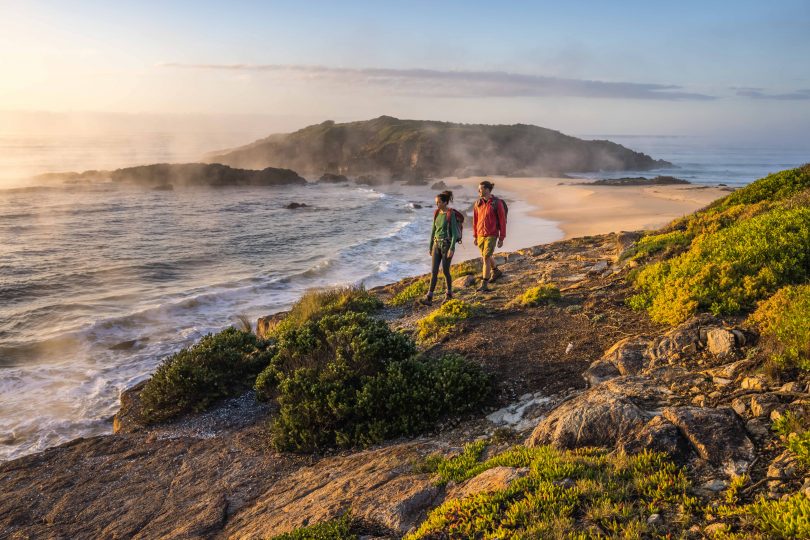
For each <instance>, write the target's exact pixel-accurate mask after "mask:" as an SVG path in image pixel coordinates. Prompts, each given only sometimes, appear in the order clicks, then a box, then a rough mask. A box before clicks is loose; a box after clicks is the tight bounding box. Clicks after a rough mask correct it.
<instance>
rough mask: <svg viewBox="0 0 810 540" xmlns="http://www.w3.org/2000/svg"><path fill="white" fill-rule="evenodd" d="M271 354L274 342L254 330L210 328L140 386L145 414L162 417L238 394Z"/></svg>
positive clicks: (156, 419) (155, 418) (150, 418)
mask: <svg viewBox="0 0 810 540" xmlns="http://www.w3.org/2000/svg"><path fill="white" fill-rule="evenodd" d="M271 357H272V347H270V345H269V344H268V343H266V342H264V341H262V340H260V339H259V338H257V337H256V335H254V334H251V333H249V332H242V331H240V330H237V329H235V328H228V329H226V330H223V331H222V332H220V333H218V334H213V335H212V334H208V335H207V336H205V337H203V338H202V339H201V340H200V341H199V342H197V343H196V344H194V345H192V346H191V347H188V348H186V349H183V350H181V351H180V352H178V353H175V354H173V355H171V356H170V357H168V358H166V359H165V360H164V361H163V363H161V365H160V366H159V367H158V368H157V370H156V371H155V373H154V374H153V375H152V378H151V379H149V381H148V382H147V383H146V386H145V387H144V389H143V390H142V391H141V394H140V399H141V402H142V404H143V415H144V417H145V419H146V420H147V421H148V422H160V421H163V420H167V419H169V418H173V417H175V416H178V415H181V414H183V413H187V412H192V411H194V412H197V411H201V410H204V409H206V408H207V407H209V406H210V405H211V404H212V403H214V402H215V401H217V400H219V399H221V398H225V397H230V396H236V395H239V394H241V393H242V392H244V391H246V390H248V389H250V387H251V386H252V385H253V382H254V380H255V379H256V375H257V374H258V373H259V372H260V371H262V370H263V369H264V368H265V367H266V366H267V365H268V363H269V362H270V358H271Z"/></svg>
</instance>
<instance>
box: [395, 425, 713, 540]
mask: <svg viewBox="0 0 810 540" xmlns="http://www.w3.org/2000/svg"><path fill="white" fill-rule="evenodd" d="M485 448H486V443H485V442H483V441H479V442H476V443H472V444H468V445H467V446H465V447H464V450H463V452H462V453H461V454H460V455H458V456H456V457H452V458H437V459H433V460H429V461H428V463H427V465H426V468H427V469H428V470H430V469H432V470H433V471H434V472H435V473H436V476H437V481H439V482H442V483H446V482H449V481H453V482H463V481H464V480H467V479H469V478H473V477H474V476H477V475H479V474H481V473H482V472H484V471H486V470H488V469H492V468H494V467H512V468H517V469H520V470H525V471H526V474H525V475H524V476H522V477H519V478H517V479H515V480H514V481H513V482H512V483H511V484H510V485H509V486H508V487H506V489H501V490H496V491H493V492H485V493H479V494H477V495H475V496H471V497H465V498H463V499H451V500H449V501H447V502H445V503H444V504H442V505H441V506H439V507H438V508H436V509H435V510H433V511H432V512H431V513H430V515H429V516H428V518H427V519H426V520H425V521H424V523H422V525H421V526H420V527H419V528H418V529H417V530H416V531H415V532H414V533H412V534H410V535H408V536H407V537H406V538H408V539H409V540H416V539H422V538H554V537H565V538H580V537H581V538H591V537H601V536H602V535H603V534H607V536H608V537H616V538H641V537H647V536H650V535H655V534H656V533H657V532H658V531H657V530H656V526H655V524H654V523H650V521H648V520H649V518H650V516H652V515H654V514H657V515H658V520H659V521H658V523H663V522H664V521H667V522H669V523H670V527H669V529H668V530H669V532H676V531H685V530H686V529H688V528H689V526H690V525H691V521H692V516H691V513H692V511H693V509H694V508H695V507H697V506H698V500H697V499H696V498H694V497H693V496H691V495H690V493H689V490H690V487H691V484H690V482H689V480H688V479H687V477H686V475H685V474H684V472H683V471H682V470H681V469H679V468H678V467H676V466H675V465H674V464H672V462H671V461H670V460H669V459H668V458H667V456H665V455H664V454H659V453H654V452H642V453H639V454H636V455H633V456H629V455H626V454H616V453H610V452H608V451H606V450H601V449H596V448H583V449H578V450H556V449H554V448H552V447H551V446H540V447H536V448H527V447H525V446H516V447H513V448H510V449H508V450H506V451H504V452H501V453H499V454H497V455H495V456H493V457H491V458H489V459H486V460H481V457H482V455H483V453H484V450H485ZM662 518H663V519H662ZM589 530H590V532H588V531H589ZM574 531H581V532H580V533H576V532H574Z"/></svg>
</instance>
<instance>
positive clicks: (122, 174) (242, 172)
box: [110, 163, 307, 188]
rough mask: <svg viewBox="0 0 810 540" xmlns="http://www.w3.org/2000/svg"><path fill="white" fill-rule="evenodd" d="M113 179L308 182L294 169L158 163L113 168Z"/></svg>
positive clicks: (159, 183) (138, 182)
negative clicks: (255, 168)
mask: <svg viewBox="0 0 810 540" xmlns="http://www.w3.org/2000/svg"><path fill="white" fill-rule="evenodd" d="M110 179H111V180H112V181H113V182H118V183H122V184H135V185H138V186H144V187H150V188H155V187H159V186H165V185H172V186H175V187H177V186H181V187H182V186H208V187H233V186H286V185H303V184H306V183H307V181H306V180H305V179H303V178H301V177H300V176H298V174H297V173H296V172H295V171H291V170H289V169H276V168H272V167H268V168H265V169H262V170H246V169H235V168H231V167H229V166H227V165H221V164H219V163H209V164H206V163H181V164H169V163H159V164H155V165H142V166H139V167H127V168H125V169H116V170H114V171H112V172H111V173H110Z"/></svg>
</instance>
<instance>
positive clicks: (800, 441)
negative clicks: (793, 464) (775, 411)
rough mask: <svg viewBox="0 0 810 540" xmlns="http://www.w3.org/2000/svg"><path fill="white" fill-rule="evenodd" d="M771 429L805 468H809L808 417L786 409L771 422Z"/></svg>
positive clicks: (809, 435)
mask: <svg viewBox="0 0 810 540" xmlns="http://www.w3.org/2000/svg"><path fill="white" fill-rule="evenodd" d="M773 430H774V431H775V432H776V433H777V435H779V437H780V439H782V441H783V442H784V443H785V446H786V447H787V449H788V450H790V451H791V452H793V454H795V456H796V458H797V459H798V460H799V463H801V464H802V466H804V468H805V469H810V429H808V419H807V418H806V417H804V416H797V415H796V414H794V413H792V412H790V411H788V412H786V413H785V414H783V415H782V416H781V417H780V418H778V419H777V420H776V421H775V422H774V423H773Z"/></svg>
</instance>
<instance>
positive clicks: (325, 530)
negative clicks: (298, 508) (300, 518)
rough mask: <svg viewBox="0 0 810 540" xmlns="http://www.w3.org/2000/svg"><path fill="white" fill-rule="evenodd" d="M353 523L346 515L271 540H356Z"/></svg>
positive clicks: (356, 535)
mask: <svg viewBox="0 0 810 540" xmlns="http://www.w3.org/2000/svg"><path fill="white" fill-rule="evenodd" d="M354 528H355V527H354V522H353V521H352V518H351V517H350V516H349V515H348V514H347V515H344V516H342V517H339V518H337V519H333V520H331V521H327V522H325V523H318V524H317V525H311V526H309V527H301V528H300V529H296V530H294V531H292V532H288V533H285V534H280V535H278V536H274V537H273V538H272V539H271V540H356V539H357V537H358V534H357V533H356V532H354V531H353V529H354Z"/></svg>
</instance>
